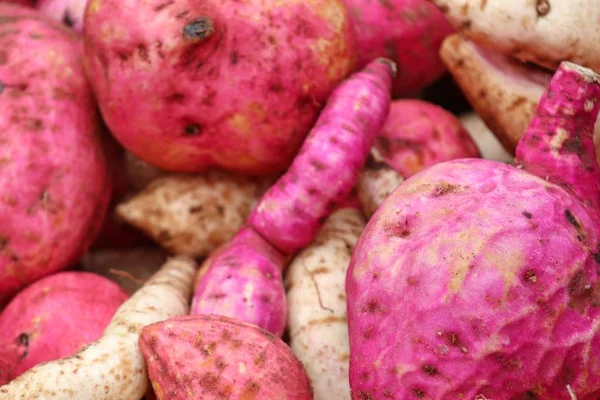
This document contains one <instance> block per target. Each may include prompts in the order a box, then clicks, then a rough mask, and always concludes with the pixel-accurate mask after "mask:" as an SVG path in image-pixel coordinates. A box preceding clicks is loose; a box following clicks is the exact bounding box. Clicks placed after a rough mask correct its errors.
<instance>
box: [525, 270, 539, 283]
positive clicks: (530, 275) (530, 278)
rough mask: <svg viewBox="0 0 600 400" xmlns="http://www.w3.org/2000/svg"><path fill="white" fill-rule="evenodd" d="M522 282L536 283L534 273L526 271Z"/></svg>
mask: <svg viewBox="0 0 600 400" xmlns="http://www.w3.org/2000/svg"><path fill="white" fill-rule="evenodd" d="M523 280H524V281H525V283H536V282H537V275H536V273H535V271H534V270H532V269H528V270H527V271H525V273H524V274H523Z"/></svg>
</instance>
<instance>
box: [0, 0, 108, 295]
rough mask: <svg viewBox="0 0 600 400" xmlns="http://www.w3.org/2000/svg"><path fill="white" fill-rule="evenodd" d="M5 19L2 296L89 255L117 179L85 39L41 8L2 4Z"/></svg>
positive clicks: (0, 135) (0, 123)
mask: <svg viewBox="0 0 600 400" xmlns="http://www.w3.org/2000/svg"><path fill="white" fill-rule="evenodd" d="M15 10H16V11H15ZM19 10H25V11H27V13H23V12H22V11H19ZM17 14H20V16H15V15H17ZM0 16H2V17H3V19H2V23H1V24H2V29H3V32H5V34H3V35H1V36H0V55H1V57H0V61H2V62H0V83H1V85H0V303H2V299H3V298H7V297H8V296H11V295H12V294H14V293H15V292H16V291H17V290H18V289H19V288H20V287H22V286H24V285H25V284H27V283H29V282H31V281H33V280H35V279H38V278H40V277H42V276H44V275H47V274H50V273H52V272H55V271H58V270H60V269H63V268H65V267H67V266H68V265H69V264H72V263H73V262H75V261H76V260H77V259H78V258H79V257H80V256H81V255H83V253H84V252H85V251H86V249H87V248H88V247H89V245H90V244H91V243H92V242H93V240H94V239H95V237H96V236H97V234H98V231H99V230H100V228H101V225H102V223H103V221H104V216H105V214H106V209H107V205H108V201H109V198H110V193H111V190H110V189H111V186H110V180H109V177H108V172H107V168H106V163H105V159H104V155H103V153H102V147H101V144H100V140H99V135H98V127H99V118H98V114H97V112H96V109H95V105H94V100H93V98H92V93H91V91H90V88H89V86H88V83H87V81H86V79H85V75H84V71H83V66H82V63H81V42H80V40H79V39H78V38H77V37H76V36H75V35H74V34H73V33H72V32H70V31H69V30H68V29H67V28H64V27H62V26H60V25H59V24H55V23H54V22H52V21H50V20H47V19H46V18H44V17H43V16H41V15H38V13H37V12H35V11H31V12H29V10H27V9H24V8H20V7H16V6H11V5H4V4H0ZM24 49H27V50H26V51H24Z"/></svg>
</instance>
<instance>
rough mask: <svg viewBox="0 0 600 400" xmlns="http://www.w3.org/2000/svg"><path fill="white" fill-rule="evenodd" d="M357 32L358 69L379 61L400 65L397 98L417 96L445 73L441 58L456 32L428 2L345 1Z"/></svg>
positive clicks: (396, 80) (396, 83)
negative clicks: (445, 43)
mask: <svg viewBox="0 0 600 400" xmlns="http://www.w3.org/2000/svg"><path fill="white" fill-rule="evenodd" d="M343 2H344V4H345V5H346V7H347V8H348V10H349V12H350V17H351V19H352V22H353V25H354V27H355V30H356V37H357V46H358V56H359V66H360V67H362V66H365V65H367V64H368V63H369V62H371V61H372V60H374V59H375V58H377V57H387V58H389V59H391V60H392V61H394V62H396V64H398V70H399V73H398V76H397V77H396V79H395V80H394V89H393V94H394V97H400V96H410V95H414V94H415V93H416V92H418V91H419V90H421V89H423V88H424V87H425V86H427V85H429V84H431V83H433V82H434V81H435V80H436V79H438V78H440V77H441V76H442V74H443V73H444V72H445V71H446V68H445V67H444V64H443V63H442V61H441V60H440V57H439V54H438V53H439V49H440V45H441V44H442V41H443V40H444V38H445V37H446V36H448V35H450V34H451V33H453V32H454V28H452V25H450V23H449V22H448V21H447V20H446V18H445V17H444V15H443V14H442V13H441V12H440V11H439V10H438V9H437V8H436V7H435V6H434V5H433V4H430V3H429V2H428V1H427V0H343Z"/></svg>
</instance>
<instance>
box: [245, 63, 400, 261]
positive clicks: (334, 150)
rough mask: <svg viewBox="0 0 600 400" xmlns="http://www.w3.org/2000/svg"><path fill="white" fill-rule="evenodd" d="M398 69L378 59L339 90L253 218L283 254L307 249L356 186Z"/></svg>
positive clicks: (383, 117) (253, 223) (255, 225)
mask: <svg viewBox="0 0 600 400" xmlns="http://www.w3.org/2000/svg"><path fill="white" fill-rule="evenodd" d="M395 71H396V70H395V64H394V63H393V62H391V61H389V60H387V59H383V58H381V59H377V60H375V61H373V62H371V63H370V64H369V65H368V66H367V67H365V69H363V70H361V71H359V72H357V73H355V74H354V75H352V76H350V77H349V78H348V79H347V80H346V81H344V82H343V83H342V84H341V85H340V86H338V87H337V88H336V89H335V91H334V92H333V93H332V95H331V97H330V98H329V100H328V101H327V105H326V107H325V109H324V110H323V112H322V113H321V115H320V116H319V119H318V120H317V123H316V125H315V126H314V128H313V129H312V131H311V132H310V133H309V135H308V137H307V138H306V141H305V142H304V144H303V145H302V147H301V148H300V152H299V153H298V155H297V156H296V158H295V159H294V161H293V163H292V165H291V166H290V168H289V169H288V171H287V172H286V173H285V174H284V175H283V176H282V177H281V178H280V179H279V180H278V181H277V182H276V183H275V185H273V186H272V187H271V188H270V189H269V190H268V191H267V193H266V194H265V195H264V196H263V197H262V199H261V200H260V201H259V203H258V204H257V206H256V208H255V209H254V211H253V213H252V214H251V215H250V218H249V225H250V226H252V227H253V228H254V229H255V230H256V231H257V232H258V233H260V234H261V235H262V236H263V237H264V238H265V239H267V240H268V241H269V242H270V243H271V244H273V245H274V246H275V247H277V248H278V249H279V250H281V251H282V252H284V253H286V254H293V253H295V252H296V251H298V250H299V249H301V248H303V247H305V246H307V245H308V244H309V243H310V242H311V241H312V240H313V239H314V237H315V236H316V234H317V231H318V230H319V228H320V227H321V225H322V223H323V221H324V220H325V219H326V218H327V216H328V215H329V214H331V212H332V211H333V210H335V209H336V207H337V206H338V205H339V204H340V203H341V202H342V201H344V200H345V199H346V197H347V196H348V194H349V193H350V191H351V190H352V188H353V187H354V186H355V185H356V181H357V180H358V173H359V171H360V169H361V168H362V166H363V165H364V163H365V159H366V157H367V154H368V153H369V151H370V149H371V146H372V145H373V140H374V138H375V135H376V134H377V133H378V132H379V131H380V130H381V127H382V126H383V124H384V122H385V120H386V118H387V116H388V114H389V110H390V101H391V86H392V77H393V75H395Z"/></svg>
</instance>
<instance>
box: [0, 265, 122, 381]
mask: <svg viewBox="0 0 600 400" xmlns="http://www.w3.org/2000/svg"><path fill="white" fill-rule="evenodd" d="M127 297H128V295H127V293H126V292H125V291H124V290H123V289H122V288H121V287H119V285H117V284H116V283H114V282H112V281H110V280H109V279H106V278H104V277H102V276H100V275H96V274H93V273H90V272H74V271H66V272H59V273H57V274H53V275H50V276H47V277H45V278H43V279H40V280H39V281H36V282H35V283H33V284H32V285H30V286H28V287H27V288H25V289H24V290H22V291H21V292H19V294H18V295H17V296H15V298H14V299H13V300H12V301H11V302H10V303H9V305H8V306H7V307H6V309H5V310H3V312H2V314H0V385H3V384H5V383H7V382H8V381H10V380H12V379H14V378H15V377H17V376H19V375H21V374H22V373H23V372H25V371H27V370H28V369H30V368H31V367H33V366H35V365H37V364H40V363H42V362H46V361H51V360H56V359H58V358H62V357H67V356H70V355H71V354H74V353H75V352H77V351H78V350H79V349H80V348H81V347H82V346H84V345H86V344H89V343H92V342H93V341H95V340H96V339H98V338H99V337H100V336H102V332H104V329H106V327H107V326H108V324H109V322H110V320H111V319H112V317H113V314H114V313H115V312H116V311H117V308H119V306H120V305H121V304H122V303H123V302H124V301H125V300H126V299H127Z"/></svg>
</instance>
